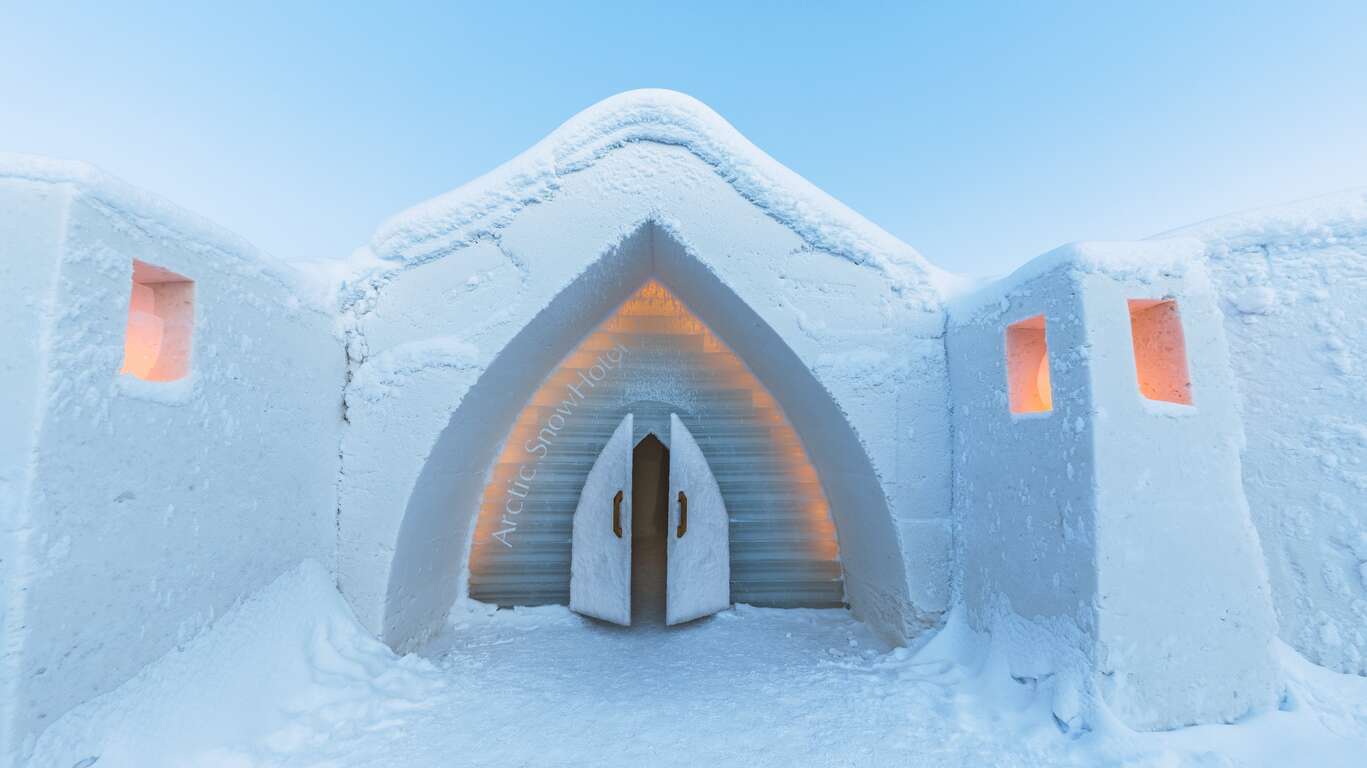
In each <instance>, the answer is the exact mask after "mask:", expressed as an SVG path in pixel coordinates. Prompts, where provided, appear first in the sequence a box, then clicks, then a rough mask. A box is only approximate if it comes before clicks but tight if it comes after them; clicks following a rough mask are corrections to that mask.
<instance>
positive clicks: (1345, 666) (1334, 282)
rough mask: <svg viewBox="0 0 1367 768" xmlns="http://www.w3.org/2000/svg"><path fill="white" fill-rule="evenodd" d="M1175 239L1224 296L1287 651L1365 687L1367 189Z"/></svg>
mask: <svg viewBox="0 0 1367 768" xmlns="http://www.w3.org/2000/svg"><path fill="white" fill-rule="evenodd" d="M1173 236H1181V237H1191V238H1195V239H1198V240H1200V241H1201V242H1202V243H1203V244H1204V246H1205V249H1206V253H1207V258H1208V260H1209V263H1210V268H1211V276H1212V278H1213V280H1214V282H1215V284H1216V286H1217V288H1218V291H1219V294H1220V309H1221V310H1222V311H1223V313H1224V326H1225V336H1226V338H1227V339H1228V340H1229V348H1230V360H1231V363H1232V365H1233V368H1234V375H1235V378H1236V379H1237V384H1238V389H1239V394H1240V400H1239V407H1240V412H1241V415H1242V418H1243V424H1244V431H1245V433H1246V434H1247V436H1248V441H1247V444H1246V445H1245V446H1244V450H1243V467H1244V472H1243V485H1244V493H1245V494H1246V495H1247V496H1248V502H1249V506H1250V507H1251V509H1252V512H1253V521H1254V523H1256V524H1257V526H1258V531H1259V534H1260V535H1261V537H1262V543H1263V551H1264V553H1265V555H1266V559H1267V565H1268V571H1269V576H1270V578H1271V582H1272V594H1273V599H1274V604H1275V606H1276V609H1277V616H1278V619H1279V620H1280V626H1281V636H1282V639H1284V640H1285V641H1286V642H1287V643H1288V644H1290V645H1291V646H1293V647H1294V648H1296V650H1298V651H1300V652H1301V653H1303V654H1305V656H1306V657H1307V658H1309V659H1311V660H1312V661H1314V662H1316V663H1318V664H1322V665H1324V666H1326V667H1329V668H1330V669H1336V670H1339V671H1341V672H1348V673H1353V674H1358V675H1367V302H1364V301H1363V296H1364V295H1367V190H1357V191H1350V192H1344V193H1339V194H1335V195H1328V196H1325V197H1320V198H1315V199H1311V200H1306V201H1303V202H1301V203H1295V204H1291V205H1284V206H1279V207H1277V208H1272V209H1267V210H1259V211H1250V212H1247V213H1242V214H1235V215H1232V216H1227V217H1222V218H1220V219H1216V220H1213V221H1208V222H1205V223H1203V224H1198V225H1195V226H1193V227H1189V228H1186V229H1183V230H1179V231H1177V232H1175V233H1173V234H1172V235H1169V236H1167V237H1173ZM1199 395H1200V393H1199V392H1198V393H1197V396H1198V397H1199Z"/></svg>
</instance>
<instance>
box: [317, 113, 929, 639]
mask: <svg viewBox="0 0 1367 768" xmlns="http://www.w3.org/2000/svg"><path fill="white" fill-rule="evenodd" d="M371 247H372V248H373V249H374V250H375V252H376V256H377V257H378V258H379V259H380V260H381V261H382V262H383V264H384V265H385V266H383V267H382V268H380V269H378V270H376V271H375V272H373V273H372V274H370V275H369V276H367V277H366V278H364V279H362V280H358V281H356V282H354V283H353V285H352V286H350V288H349V290H350V291H351V298H350V300H349V301H348V304H347V307H346V309H345V313H346V316H347V322H348V324H349V328H350V330H349V332H348V333H349V341H348V348H349V354H350V356H351V365H352V370H353V378H352V386H350V387H349V388H348V392H347V414H348V423H349V427H348V430H347V434H346V436H345V441H344V448H343V452H342V453H343V455H342V459H343V473H342V487H341V494H342V500H341V514H340V519H339V531H340V542H339V557H340V573H339V580H340V583H341V585H342V589H343V591H344V593H345V594H346V595H347V597H348V599H350V600H352V601H353V605H354V606H355V607H356V611H357V614H358V616H359V617H360V619H361V620H362V621H363V622H364V623H366V625H367V626H369V627H371V628H372V629H373V630H374V631H376V632H377V633H379V634H381V635H382V636H383V637H384V638H385V639H386V641H388V642H390V643H391V644H392V645H394V646H395V647H398V648H405V647H411V645H412V644H413V643H415V642H418V641H420V640H421V638H422V637H423V636H424V635H425V634H426V633H427V632H429V631H430V630H431V629H433V628H434V627H437V626H439V625H440V623H441V622H442V621H443V619H444V617H445V615H446V613H447V611H448V610H449V609H450V606H451V605H452V603H453V602H455V601H456V600H458V599H460V598H461V597H462V596H463V591H464V587H463V584H462V582H463V580H464V578H465V573H466V572H467V569H466V559H467V557H468V551H469V541H470V536H471V535H472V532H473V529H474V523H475V515H476V514H477V511H478V508H479V502H480V494H481V493H482V491H483V489H484V487H485V486H486V484H487V482H488V477H489V471H490V469H491V466H492V462H493V461H494V459H495V458H496V456H497V455H498V453H499V451H500V449H501V447H502V445H501V444H502V442H503V441H504V440H505V439H506V436H507V435H508V434H509V430H510V428H511V426H512V422H513V419H514V418H515V417H516V414H517V413H518V411H519V410H520V409H521V407H522V406H523V405H524V404H525V402H526V400H527V398H529V397H530V396H531V394H532V393H533V392H534V391H535V390H536V388H537V387H538V386H539V385H540V384H541V382H542V381H543V380H544V378H545V377H546V376H547V375H548V374H549V373H550V372H551V371H552V370H554V367H555V366H556V364H557V363H558V362H559V360H560V358H561V357H562V356H563V355H564V354H566V353H568V352H569V351H570V350H571V349H573V348H574V345H575V344H576V343H577V342H578V340H580V339H581V338H583V337H584V336H585V335H587V334H588V332H589V331H590V330H592V328H593V327H594V326H595V325H596V324H597V323H598V322H599V321H601V320H602V319H604V318H605V317H607V316H608V315H609V314H610V313H611V312H612V310H613V309H614V308H615V307H616V306H617V305H618V304H619V303H621V302H622V301H623V300H625V299H626V298H627V297H628V296H629V295H630V293H631V292H632V291H634V290H635V289H636V288H637V287H639V286H640V285H641V284H642V283H643V282H644V281H645V280H647V279H649V278H652V277H654V278H657V279H659V280H660V281H661V282H662V283H663V284H664V285H665V286H666V287H667V288H668V289H669V290H670V291H671V292H673V293H674V294H675V295H677V296H678V297H679V298H680V299H681V300H683V301H684V302H685V303H686V304H687V305H688V307H689V308H690V310H692V311H693V312H694V313H695V314H697V315H698V316H699V318H700V319H701V320H703V322H704V323H706V324H707V326H708V327H709V328H711V329H712V331H714V332H715V333H716V334H717V335H718V337H719V338H721V339H722V340H723V341H725V342H726V343H727V345H728V346H730V347H731V348H732V349H733V350H734V351H735V352H736V353H737V355H739V356H740V358H741V359H742V360H743V361H744V362H745V364H746V365H747V366H749V367H750V369H751V371H752V372H753V373H754V374H755V375H756V376H757V377H758V378H759V380H760V381H761V382H762V383H763V384H764V386H765V388H766V389H768V390H769V392H770V393H771V394H772V395H773V396H774V397H775V398H776V399H777V400H778V401H779V402H780V403H781V404H782V406H783V410H784V412H785V413H786V414H787V415H788V418H789V419H790V420H791V421H792V422H793V427H794V429H795V430H796V431H797V433H798V435H799V437H800V438H801V439H802V441H803V445H804V447H805V448H806V450H807V452H808V454H809V456H810V457H811V460H812V463H813V465H814V466H815V467H816V468H817V470H818V473H819V474H820V477H821V481H822V483H823V485H824V486H825V490H826V493H827V495H828V497H829V499H830V501H831V507H832V518H833V519H834V521H835V524H836V528H837V535H838V538H839V543H840V555H841V561H842V565H843V567H844V569H845V586H846V596H847V599H848V600H849V602H850V604H851V606H852V608H853V609H854V611H855V612H856V613H857V614H858V615H859V616H861V617H864V618H866V619H867V620H868V621H869V622H870V623H871V624H872V625H873V626H874V627H875V628H876V629H877V630H878V631H880V632H881V633H883V634H884V635H886V636H888V637H889V638H892V639H896V640H898V641H903V640H905V639H907V638H909V637H914V636H916V635H918V634H920V633H922V632H925V631H926V630H927V629H929V628H932V627H934V626H935V625H936V624H937V623H938V617H939V615H940V614H941V612H942V611H943V609H944V601H943V596H944V594H945V593H946V592H947V589H946V587H947V584H946V582H947V577H948V574H947V572H946V571H945V570H943V569H942V568H938V567H936V564H939V563H943V562H945V561H946V560H947V557H948V553H947V548H948V544H949V542H948V539H947V537H945V536H944V535H943V531H944V523H946V522H947V518H948V515H947V512H948V497H949V457H948V452H947V450H946V448H947V440H948V414H947V411H946V409H945V402H946V391H945V384H946V382H945V377H944V372H943V371H944V367H943V366H944V362H943V361H944V352H943V342H942V340H941V336H942V333H943V317H944V316H943V312H942V310H941V308H940V300H939V284H938V281H939V280H940V279H941V277H942V276H941V275H940V273H938V271H937V270H934V269H933V268H931V267H929V265H927V264H926V263H925V262H924V261H923V260H922V259H921V258H920V256H919V255H918V254H915V252H914V251H910V249H908V248H906V247H905V246H902V245H901V244H898V243H896V242H895V240H893V239H891V238H890V236H888V235H887V234H886V233H885V232H882V231H881V230H878V229H877V228H876V227H874V226H873V225H872V224H869V223H868V222H867V221H864V220H863V219H861V218H859V217H858V216H857V215H856V214H854V213H853V212H850V211H849V210H848V209H846V208H844V207H843V206H840V205H839V204H838V203H836V202H835V201H834V200H831V199H830V198H828V197H826V196H825V195H824V194H822V193H820V192H819V191H817V190H816V189H815V188H813V187H811V185H810V184H808V183H807V182H805V181H803V180H802V179H800V178H797V177H796V176H795V175H794V174H792V172H791V171H788V170H787V169H784V168H782V166H779V165H778V164H777V163H775V162H774V161H773V160H771V159H770V158H768V157H767V156H765V155H764V154H763V153H762V152H760V151H759V150H758V149H756V148H754V147H753V146H752V145H750V144H749V143H748V142H745V141H744V139H743V138H741V137H740V136H739V134H737V133H736V132H735V130H734V129H733V128H731V127H730V126H729V125H726V124H725V123H724V122H723V121H721V120H720V118H718V117H717V116H716V115H715V114H714V113H712V112H711V111H710V110H707V109H706V108H705V107H703V106H702V105H700V104H698V103H697V102H695V101H693V100H692V99H688V98H686V97H683V96H680V95H679V94H668V93H662V92H654V91H645V92H635V93H632V94H627V95H624V96H622V97H616V98H614V99H611V100H609V101H608V102H605V103H604V104H602V105H599V106H597V107H595V108H593V109H591V110H589V111H588V112H586V113H585V114H584V115H581V116H580V117H577V118H575V119H574V120H571V121H570V122H569V123H567V124H566V126H564V127H562V128H561V129H560V130H559V131H557V132H556V133H554V134H552V135H551V136H550V137H548V138H547V139H546V140H545V141H543V142H542V143H541V144H539V145H538V146H537V147H534V148H533V149H532V150H529V152H528V153H526V154H525V155H524V156H522V157H520V158H517V159H515V160H513V161H512V162H510V163H509V164H508V165H507V166H505V167H503V168H500V169H498V170H496V171H494V172H493V173H491V174H490V175H489V176H486V177H485V178H483V179H480V180H477V181H476V182H473V183H472V184H470V185H468V186H467V187H465V188H462V189H461V190H458V191H456V192H453V193H451V194H450V195H447V196H444V197H442V198H438V199H436V200H434V201H432V202H430V203H427V204H424V205H422V206H419V207H418V208H416V209H414V210H413V211H411V212H409V213H406V214H403V215H401V216H399V217H396V218H395V219H394V220H391V221H390V222H389V223H387V224H386V225H385V226H384V227H382V228H381V230H380V232H378V233H377V234H376V236H375V238H374V240H373V242H372V246H371ZM417 296H423V297H432V301H431V302H430V303H428V304H426V305H424V306H423V307H422V308H421V309H418V308H415V307H414V306H413V305H412V304H411V302H412V297H417ZM438 340H441V343H442V344H445V345H459V346H461V347H462V348H465V349H469V350H470V351H471V355H470V356H469V358H468V359H465V360H463V361H462V362H461V363H460V364H458V365H457V364H452V365H448V364H446V363H442V362H438V361H436V360H435V358H434V360H433V361H432V362H431V363H430V364H418V365H416V366H414V367H412V368H411V369H409V370H407V371H405V372H404V373H402V374H401V375H378V374H375V373H373V371H374V370H375V369H376V368H377V367H384V366H390V365H391V362H390V361H391V358H392V356H393V355H398V354H403V355H405V359H409V357H408V356H407V353H406V352H403V350H411V349H416V348H418V347H419V346H422V345H431V344H435V343H437V341H438ZM908 350H910V354H909V353H908ZM380 380H382V381H384V382H385V386H384V387H382V388H379V387H373V386H371V385H370V382H375V381H380ZM904 520H939V521H941V523H942V524H941V525H940V526H939V527H938V528H937V527H935V526H929V528H930V529H932V530H933V532H934V533H935V536H934V538H933V539H932V540H930V541H928V542H925V543H922V544H921V546H933V545H939V546H941V547H945V548H946V551H945V552H943V553H942V554H941V556H939V557H933V558H931V559H930V563H931V564H930V565H929V566H924V565H923V564H921V563H918V565H917V567H916V569H915V570H914V571H913V570H910V569H909V568H908V565H907V560H906V558H905V557H904V555H903V551H904V549H903V542H902V540H901V537H900V533H901V532H902V531H903V530H906V529H904V527H903V526H902V525H901V521H904ZM921 578H930V579H939V580H941V583H939V584H935V585H925V584H915V585H913V584H912V583H911V580H912V579H921ZM913 593H914V594H917V595H925V596H929V601H928V602H925V603H924V604H922V603H920V602H919V601H914V600H913V599H912V597H911V595H912V594H913Z"/></svg>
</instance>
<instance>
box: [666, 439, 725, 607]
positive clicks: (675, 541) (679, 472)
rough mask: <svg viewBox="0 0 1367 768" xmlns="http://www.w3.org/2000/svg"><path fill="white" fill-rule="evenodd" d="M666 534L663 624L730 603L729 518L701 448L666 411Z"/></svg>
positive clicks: (719, 490)
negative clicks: (667, 488) (665, 586)
mask: <svg viewBox="0 0 1367 768" xmlns="http://www.w3.org/2000/svg"><path fill="white" fill-rule="evenodd" d="M666 535H667V536H668V537H669V549H668V552H669V555H668V556H669V564H668V574H669V575H668V588H667V591H666V599H665V623H667V624H680V623H682V622H685V621H692V620H693V619H697V618H701V617H703V616H709V615H711V614H714V613H716V612H717V611H721V610H725V609H726V608H728V607H730V605H731V544H730V518H729V517H728V516H727V514H726V505H725V504H723V503H722V498H721V489H720V488H718V487H717V480H716V478H714V477H713V476H712V469H711V468H710V467H708V465H707V459H706V457H704V456H703V453H702V449H700V448H699V447H698V444H697V443H696V442H694V440H693V435H692V434H690V433H689V431H688V428H687V427H685V426H684V424H683V422H682V421H680V420H679V417H678V415H677V414H670V416H669V526H668V528H667V530H666Z"/></svg>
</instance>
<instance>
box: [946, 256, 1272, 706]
mask: <svg viewBox="0 0 1367 768" xmlns="http://www.w3.org/2000/svg"><path fill="white" fill-rule="evenodd" d="M1200 256H1201V249H1200V247H1199V244H1196V243H1193V242H1191V241H1172V242H1168V243H1164V244H1162V245H1154V244H1145V243H1114V244H1104V243H1093V244H1080V245H1075V246H1070V247H1067V248H1063V249H1060V250H1059V251H1056V252H1054V253H1052V254H1049V255H1046V256H1044V257H1041V258H1040V259H1038V260H1036V262H1034V263H1032V264H1031V265H1029V266H1027V267H1026V268H1024V269H1022V270H1021V271H1020V272H1018V273H1016V274H1015V275H1013V276H1011V277H1009V278H1007V279H1005V280H1003V281H1001V282H999V283H997V284H994V285H990V286H987V287H985V288H983V289H981V290H980V291H978V292H977V293H975V294H973V295H970V296H966V297H963V298H961V299H959V300H958V301H957V302H955V303H954V304H952V305H951V308H950V316H951V320H950V324H949V335H948V343H947V347H948V351H949V367H950V375H951V391H952V392H953V395H952V397H953V403H954V414H955V424H954V429H955V461H956V464H955V480H954V482H955V491H956V492H955V515H956V520H957V524H958V526H959V533H960V542H959V557H960V562H961V567H962V581H961V583H960V589H961V592H962V597H963V600H964V603H965V605H966V607H967V610H968V616H969V620H970V622H971V623H972V624H973V625H974V626H975V627H976V628H979V629H987V630H989V631H991V630H994V629H998V628H1002V627H1007V626H1010V625H1012V624H1013V623H1018V622H1019V621H1022V620H1023V621H1026V622H1029V623H1032V624H1034V625H1036V626H1037V627H1038V628H1040V631H1041V634H1042V635H1043V636H1046V637H1050V638H1052V642H1053V643H1054V644H1055V645H1054V648H1053V649H1052V650H1051V651H1049V652H1048V653H1047V654H1046V655H1047V656H1050V657H1052V659H1053V663H1054V664H1055V665H1056V668H1055V669H1052V670H1049V671H1051V672H1057V673H1059V674H1060V675H1061V678H1069V679H1075V678H1077V677H1078V672H1079V670H1078V667H1079V665H1080V666H1081V667H1083V669H1082V670H1081V673H1082V674H1081V679H1082V680H1083V681H1084V682H1083V683H1082V685H1083V687H1084V689H1085V691H1084V692H1085V693H1087V694H1090V698H1091V700H1093V701H1095V702H1097V703H1098V704H1102V703H1104V706H1105V707H1106V708H1107V709H1108V710H1109V711H1110V712H1111V713H1112V714H1114V715H1115V716H1117V717H1119V718H1120V719H1121V720H1122V721H1124V722H1125V723H1126V724H1128V725H1129V726H1131V727H1133V728H1137V729H1163V728H1172V727H1177V726H1181V725H1186V724H1192V723H1203V722H1219V721H1228V720H1232V719H1235V718H1237V717H1239V716H1241V715H1243V714H1245V713H1246V712H1248V711H1249V710H1250V709H1251V708H1254V707H1258V706H1263V705H1265V704H1268V703H1270V702H1272V701H1273V700H1274V699H1275V696H1276V692H1277V680H1276V673H1275V664H1274V661H1273V658H1274V657H1273V650H1272V642H1273V639H1274V637H1275V633H1276V624H1275V621H1274V619H1273V616H1272V611H1271V605H1270V592H1269V587H1268V583H1267V576H1266V571H1265V568H1264V567H1263V564H1262V558H1261V553H1260V549H1259V541H1258V536H1257V532H1256V530H1255V529H1254V528H1253V526H1252V524H1251V521H1250V517H1249V511H1248V506H1247V503H1246V501H1245V497H1244V494H1243V488H1242V485H1241V482H1240V477H1241V475H1240V459H1239V451H1240V449H1241V447H1242V443H1243V432H1242V429H1241V425H1240V422H1239V418H1238V413H1237V412H1236V410H1235V396H1234V389H1233V388H1234V381H1233V377H1232V375H1231V370H1230V367H1229V359H1228V351H1227V349H1226V347H1225V340H1224V333H1223V328H1222V325H1221V321H1220V316H1219V313H1218V308H1217V305H1216V298H1215V294H1214V291H1213V289H1212V287H1211V285H1210V282H1209V278H1208V276H1207V273H1206V270H1205V267H1204V265H1203V263H1202V261H1201V259H1200ZM1133 299H1140V300H1154V299H1162V300H1172V301H1174V302H1175V303H1176V305H1177V306H1178V307H1180V318H1181V324H1182V330H1183V331H1184V337H1185V352H1186V354H1187V355H1188V357H1189V360H1188V364H1189V369H1190V376H1191V382H1192V389H1191V394H1192V399H1193V402H1192V403H1191V404H1190V405H1183V404H1178V403H1171V402H1164V401H1158V400H1152V399H1149V398H1148V397H1145V396H1144V394H1143V392H1142V391H1141V388H1140V378H1139V371H1138V369H1137V368H1136V362H1135V361H1136V355H1135V346H1134V339H1133V333H1134V326H1133V325H1132V323H1131V319H1130V313H1129V309H1128V302H1129V301H1130V300H1133ZM1037 315H1043V316H1044V320H1045V322H1044V327H1045V329H1046V333H1047V337H1048V338H1047V341H1048V355H1049V367H1050V372H1051V387H1052V409H1051V410H1046V411H1037V412H1027V413H1012V411H1011V408H1010V403H1009V398H1008V382H1009V376H1008V373H1007V357H1008V355H1007V338H1008V334H1007V331H1008V328H1009V327H1010V326H1011V325H1012V324H1014V323H1017V322H1019V321H1021V320H1025V319H1027V318H1032V317H1035V316H1037ZM1142 343H1143V342H1142V341H1141V344H1142ZM1010 631H1013V632H1018V631H1019V630H1018V629H1013V630H1010ZM1079 660H1081V661H1079ZM1018 663H1019V664H1020V665H1021V666H1022V670H1021V674H1022V675H1023V676H1038V675H1039V674H1040V673H1041V670H1040V669H1038V657H1037V656H1036V655H1034V652H1033V651H1032V652H1031V653H1025V652H1024V651H1023V652H1022V657H1021V658H1020V659H1019V660H1018ZM1060 717H1061V722H1067V721H1068V720H1069V719H1076V713H1073V712H1068V713H1062V714H1061V715H1060Z"/></svg>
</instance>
